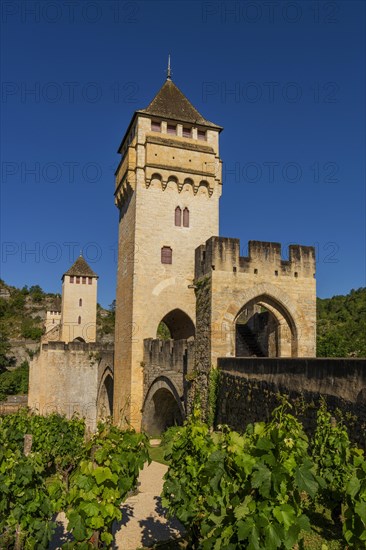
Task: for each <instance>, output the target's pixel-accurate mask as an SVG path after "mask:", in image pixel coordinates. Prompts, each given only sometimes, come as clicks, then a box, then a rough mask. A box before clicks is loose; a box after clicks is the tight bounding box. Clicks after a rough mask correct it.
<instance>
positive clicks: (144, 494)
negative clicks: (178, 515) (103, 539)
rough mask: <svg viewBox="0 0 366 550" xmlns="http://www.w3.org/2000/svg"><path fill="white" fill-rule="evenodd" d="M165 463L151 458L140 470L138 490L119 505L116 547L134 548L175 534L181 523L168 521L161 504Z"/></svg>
mask: <svg viewBox="0 0 366 550" xmlns="http://www.w3.org/2000/svg"><path fill="white" fill-rule="evenodd" d="M167 469H168V468H167V466H165V465H164V464H159V463H158V462H152V463H151V464H150V465H149V466H145V468H144V469H143V470H142V471H141V472H140V477H139V482H140V485H139V488H138V489H139V492H138V494H137V495H135V496H132V497H130V498H128V499H127V500H126V502H125V503H124V504H123V506H122V513H123V518H122V521H121V522H120V524H119V525H118V527H117V529H116V532H115V541H116V548H118V549H120V550H136V549H137V548H141V547H143V546H151V545H152V544H154V543H155V542H158V541H164V540H169V539H172V538H179V537H180V535H181V534H182V532H183V527H182V526H181V525H180V523H179V522H178V521H169V520H167V518H166V517H165V511H164V509H163V507H162V505H161V498H160V493H161V491H162V489H163V476H164V474H165V472H166V471H167Z"/></svg>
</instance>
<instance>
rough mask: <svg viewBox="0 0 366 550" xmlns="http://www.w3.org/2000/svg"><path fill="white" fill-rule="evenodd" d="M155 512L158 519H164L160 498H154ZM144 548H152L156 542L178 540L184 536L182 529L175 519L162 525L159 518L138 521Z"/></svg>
mask: <svg viewBox="0 0 366 550" xmlns="http://www.w3.org/2000/svg"><path fill="white" fill-rule="evenodd" d="M154 500H155V511H156V513H157V514H158V515H159V516H160V517H164V518H166V513H167V511H166V509H165V508H163V506H162V504H161V497H154ZM139 525H140V527H141V533H142V539H141V542H142V544H143V545H144V546H152V545H153V544H154V543H156V542H158V541H166V540H171V539H178V538H180V537H181V536H182V535H183V534H184V527H183V526H182V524H181V523H180V522H179V521H178V520H177V519H167V518H166V522H165V523H163V522H162V521H161V520H160V519H159V518H156V517H151V516H150V517H147V518H146V519H142V520H141V521H139Z"/></svg>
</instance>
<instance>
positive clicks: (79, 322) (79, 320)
mask: <svg viewBox="0 0 366 550" xmlns="http://www.w3.org/2000/svg"><path fill="white" fill-rule="evenodd" d="M78 325H81V317H80V315H79V317H78Z"/></svg>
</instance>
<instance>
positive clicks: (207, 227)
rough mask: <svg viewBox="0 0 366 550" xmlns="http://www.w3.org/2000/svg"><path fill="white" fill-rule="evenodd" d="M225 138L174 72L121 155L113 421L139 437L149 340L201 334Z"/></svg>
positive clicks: (139, 116)
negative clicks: (202, 255) (199, 264)
mask: <svg viewBox="0 0 366 550" xmlns="http://www.w3.org/2000/svg"><path fill="white" fill-rule="evenodd" d="M221 130H222V128H221V127H220V126H217V125H216V124H213V123H212V122H209V121H208V120H206V119H205V118H204V117H203V116H202V115H201V114H200V113H199V112H198V111H197V110H196V109H195V108H194V107H193V105H192V104H191V103H190V102H189V100H188V99H187V98H186V97H185V96H184V95H183V93H182V92H181V91H180V90H179V89H178V87H177V86H176V85H175V84H174V83H173V82H172V80H171V78H170V74H169V72H168V78H167V80H166V82H165V83H164V84H163V86H162V88H161V89H160V90H159V92H158V93H157V95H156V96H155V98H154V99H153V100H152V102H151V103H150V105H149V106H148V107H147V108H146V109H143V110H139V111H136V112H135V114H134V115H133V117H132V120H131V122H130V125H129V126H128V128H127V131H126V133H125V135H124V137H123V139H122V142H121V145H120V148H119V153H121V161H120V163H119V166H118V168H117V171H116V190H115V201H116V205H117V207H118V209H119V243H118V250H119V253H118V276H117V300H116V333H115V367H114V418H115V421H116V422H119V423H123V422H124V421H125V420H127V421H128V422H130V423H131V425H132V426H134V427H136V428H137V429H139V428H140V425H141V408H142V405H143V403H142V398H143V371H142V364H141V363H142V360H143V340H144V339H145V338H151V337H152V338H156V335H157V330H158V326H159V323H160V322H161V321H163V322H164V323H165V325H166V326H167V327H168V328H169V330H170V334H171V337H172V338H173V339H181V338H189V337H190V336H194V334H195V294H194V290H193V288H192V283H193V279H194V257H195V254H194V251H195V249H196V248H197V247H198V246H199V245H200V244H202V243H204V242H205V241H206V240H207V239H208V238H209V237H211V236H212V235H218V232H219V198H220V195H221V160H220V157H219V133H220V131H221ZM190 287H191V288H190Z"/></svg>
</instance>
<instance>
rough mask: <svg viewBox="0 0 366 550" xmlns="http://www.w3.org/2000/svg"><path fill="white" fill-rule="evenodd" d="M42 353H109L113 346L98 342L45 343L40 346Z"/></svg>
mask: <svg viewBox="0 0 366 550" xmlns="http://www.w3.org/2000/svg"><path fill="white" fill-rule="evenodd" d="M42 350H44V351H80V352H89V353H98V352H111V351H113V350H114V344H100V343H99V342H78V341H74V342H68V343H67V344H66V343H65V342H56V341H52V342H46V343H44V344H42Z"/></svg>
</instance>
